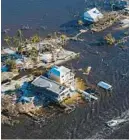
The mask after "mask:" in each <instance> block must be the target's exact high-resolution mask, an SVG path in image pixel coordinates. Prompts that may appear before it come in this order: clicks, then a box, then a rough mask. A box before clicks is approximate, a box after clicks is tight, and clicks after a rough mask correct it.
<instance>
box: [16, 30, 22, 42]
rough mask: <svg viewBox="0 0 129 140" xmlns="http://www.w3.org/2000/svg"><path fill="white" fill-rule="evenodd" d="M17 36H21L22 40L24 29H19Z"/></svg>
mask: <svg viewBox="0 0 129 140" xmlns="http://www.w3.org/2000/svg"><path fill="white" fill-rule="evenodd" d="M17 37H19V38H20V41H21V42H22V37H23V34H22V31H21V30H20V29H18V30H17Z"/></svg>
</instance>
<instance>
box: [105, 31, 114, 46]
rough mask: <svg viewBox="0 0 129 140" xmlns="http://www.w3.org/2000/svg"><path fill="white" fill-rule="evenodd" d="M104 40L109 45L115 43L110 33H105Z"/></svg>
mask: <svg viewBox="0 0 129 140" xmlns="http://www.w3.org/2000/svg"><path fill="white" fill-rule="evenodd" d="M104 40H105V41H106V43H107V44H109V45H113V44H115V42H116V39H115V38H114V37H113V36H112V34H111V33H109V34H107V35H106V36H105V37H104Z"/></svg>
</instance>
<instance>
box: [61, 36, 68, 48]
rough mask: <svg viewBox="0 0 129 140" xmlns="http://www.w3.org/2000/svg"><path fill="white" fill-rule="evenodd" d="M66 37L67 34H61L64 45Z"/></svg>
mask: <svg viewBox="0 0 129 140" xmlns="http://www.w3.org/2000/svg"><path fill="white" fill-rule="evenodd" d="M66 38H67V36H66V35H63V34H62V35H61V40H62V45H63V46H64V45H65V43H66Z"/></svg>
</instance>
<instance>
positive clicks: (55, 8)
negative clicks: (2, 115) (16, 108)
mask: <svg viewBox="0 0 129 140" xmlns="http://www.w3.org/2000/svg"><path fill="white" fill-rule="evenodd" d="M94 6H97V7H98V8H100V9H101V10H104V9H106V8H107V6H105V5H104V1H103V0H91V1H90V2H89V1H88V0H65V1H62V0H54V1H53V0H2V29H4V28H9V29H10V32H9V34H10V35H12V34H14V33H15V31H16V30H17V29H18V28H20V26H21V25H22V24H24V25H26V24H28V25H29V26H30V27H32V30H31V31H25V34H26V35H27V36H29V35H31V34H32V33H37V32H38V33H39V34H40V35H42V36H45V35H47V34H48V33H51V32H55V31H63V32H66V33H67V34H75V33H76V32H77V29H76V28H75V27H73V26H72V25H73V23H74V20H76V19H77V17H78V15H80V16H81V13H83V11H84V9H86V8H88V7H94ZM107 9H108V8H107ZM41 26H45V27H46V29H45V30H43V29H40V30H39V28H40V27H41ZM127 30H128V32H129V29H126V30H121V31H118V30H114V28H113V27H111V28H109V29H107V30H105V31H103V32H101V33H94V34H92V33H90V32H87V33H86V34H84V35H83V36H82V38H84V39H85V41H84V42H70V43H69V44H68V45H67V47H66V48H68V49H70V50H74V51H75V52H80V58H79V59H78V60H72V61H70V62H68V63H67V64H65V65H66V66H68V67H69V68H73V69H74V70H75V71H76V73H77V74H76V75H77V76H80V77H82V78H83V79H84V80H85V81H87V82H88V84H89V85H92V86H94V85H96V84H97V82H99V81H100V80H103V81H106V82H108V83H110V84H111V85H112V86H113V93H112V94H111V95H110V96H109V95H108V94H106V93H103V94H102V95H101V97H100V100H99V101H98V102H95V103H91V104H86V105H80V106H78V107H77V109H76V110H75V111H74V112H72V113H70V114H60V115H57V116H55V117H53V119H51V120H50V121H48V122H47V125H45V126H44V125H42V124H40V125H39V124H36V123H34V122H33V121H32V120H31V119H29V118H27V119H22V121H21V123H20V124H17V125H15V126H13V127H9V126H6V125H2V138H55V139H56V138H117V139H119V138H129V133H128V132H129V122H128V121H127V122H125V123H124V124H122V125H121V126H120V127H118V128H116V129H112V128H109V127H107V126H106V125H105V122H106V121H109V120H111V119H113V118H115V117H119V116H121V115H122V113H124V112H126V111H128V110H129V49H128V47H129V40H128V41H127V42H126V43H125V46H126V47H127V49H125V50H124V51H123V50H122V49H121V48H120V47H118V46H114V47H110V46H104V45H99V44H98V43H97V41H100V40H101V39H102V38H103V37H104V35H106V34H107V33H112V34H113V36H115V37H116V38H117V39H119V38H120V37H123V36H124V32H125V31H127ZM87 66H91V67H92V71H91V73H90V75H89V76H85V75H83V74H82V73H81V72H78V71H77V70H78V69H79V68H82V69H83V68H85V67H87Z"/></svg>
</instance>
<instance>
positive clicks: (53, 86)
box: [32, 76, 72, 102]
mask: <svg viewBox="0 0 129 140" xmlns="http://www.w3.org/2000/svg"><path fill="white" fill-rule="evenodd" d="M32 84H33V85H34V86H35V87H36V89H37V90H36V91H37V92H38V93H41V94H44V95H45V96H46V97H48V98H50V99H52V100H54V101H58V102H61V101H63V100H64V99H65V98H67V97H71V96H72V92H71V91H70V88H69V87H66V86H63V85H61V84H59V83H57V82H55V81H53V80H51V79H49V78H47V77H44V76H39V77H38V78H36V79H35V80H34V81H33V82H32Z"/></svg>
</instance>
